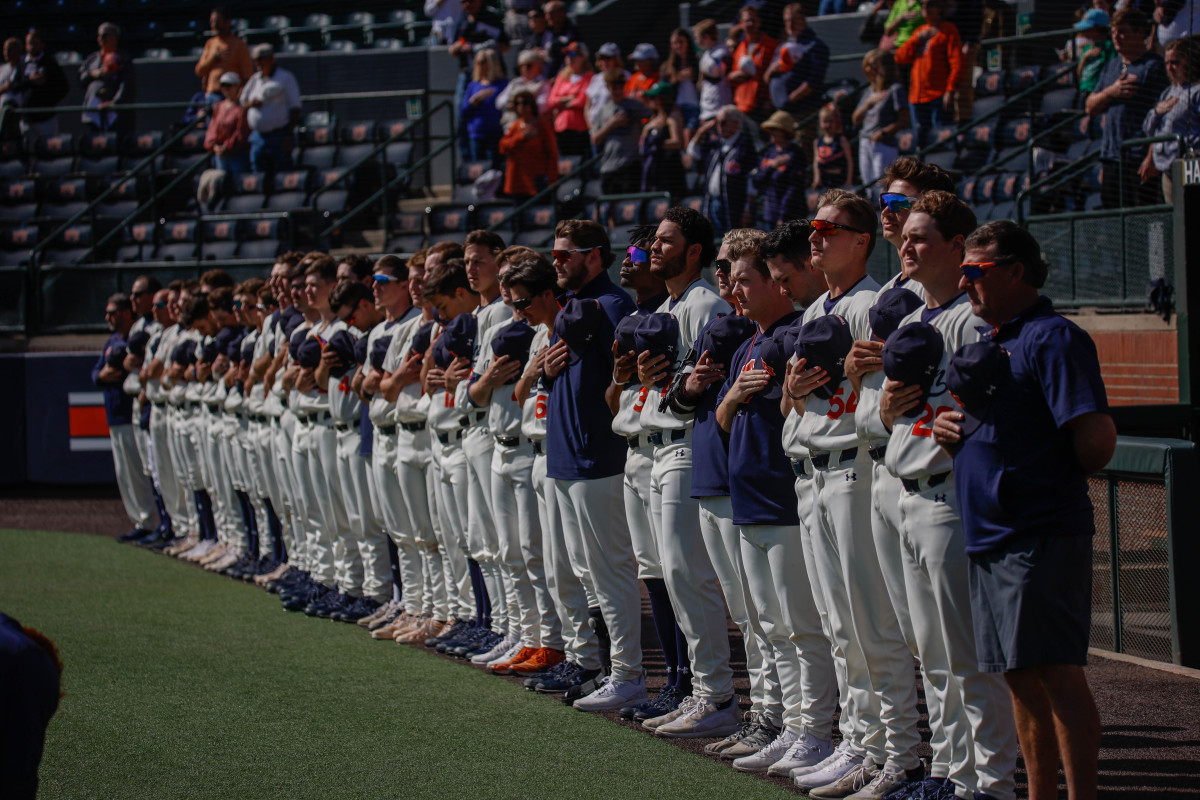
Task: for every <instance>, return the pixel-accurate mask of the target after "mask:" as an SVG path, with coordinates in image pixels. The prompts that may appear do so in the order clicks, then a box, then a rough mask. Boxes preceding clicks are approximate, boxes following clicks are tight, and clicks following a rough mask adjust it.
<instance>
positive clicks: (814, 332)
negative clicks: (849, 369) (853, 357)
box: [796, 314, 854, 400]
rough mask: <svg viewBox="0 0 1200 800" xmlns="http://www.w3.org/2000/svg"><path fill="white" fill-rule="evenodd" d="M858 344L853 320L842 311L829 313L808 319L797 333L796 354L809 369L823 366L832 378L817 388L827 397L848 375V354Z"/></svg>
mask: <svg viewBox="0 0 1200 800" xmlns="http://www.w3.org/2000/svg"><path fill="white" fill-rule="evenodd" d="M853 346H854V334H852V333H850V324H849V323H848V322H846V318H845V317H843V316H841V315H839V314H826V315H825V316H823V317H817V318H816V319H814V320H813V321H812V322H808V323H806V324H805V325H804V327H802V328H801V329H800V332H799V334H797V336H796V358H803V359H805V362H806V369H813V368H814V367H821V368H822V369H824V370H825V374H826V375H828V376H829V381H828V382H827V383H823V384H821V385H820V386H818V387H817V388H816V389H813V394H815V395H816V396H817V397H820V398H822V399H824V400H828V399H829V398H831V397H833V393H834V392H835V391H837V387H838V385H839V384H841V382H842V381H843V380H845V378H846V356H847V355H849V354H850V348H852V347H853Z"/></svg>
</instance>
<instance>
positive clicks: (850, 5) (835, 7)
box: [817, 0, 858, 17]
mask: <svg viewBox="0 0 1200 800" xmlns="http://www.w3.org/2000/svg"><path fill="white" fill-rule="evenodd" d="M856 8H858V0H821V5H820V6H818V7H817V16H819V17H823V16H825V15H826V14H845V13H847V12H849V11H853V10H854V9H856Z"/></svg>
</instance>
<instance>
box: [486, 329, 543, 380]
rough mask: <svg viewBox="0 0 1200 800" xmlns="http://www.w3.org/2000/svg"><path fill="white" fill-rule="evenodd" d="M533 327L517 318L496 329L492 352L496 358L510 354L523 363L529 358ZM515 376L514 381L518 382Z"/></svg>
mask: <svg viewBox="0 0 1200 800" xmlns="http://www.w3.org/2000/svg"><path fill="white" fill-rule="evenodd" d="M533 333H534V332H533V328H531V327H530V326H529V323H527V322H525V321H523V320H516V321H514V322H512V323H511V324H509V325H505V326H504V327H503V328H501V329H500V330H498V331H496V335H495V336H494V337H493V338H492V352H493V353H495V354H496V358H499V357H500V356H508V357H509V358H511V359H512V360H513V361H519V362H521V363H522V364H523V363H525V362H526V361H528V360H529V345H531V344H533ZM516 382H517V379H516V378H515V377H514V378H513V380H512V383H516Z"/></svg>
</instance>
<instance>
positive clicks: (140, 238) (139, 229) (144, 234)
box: [132, 225, 150, 242]
mask: <svg viewBox="0 0 1200 800" xmlns="http://www.w3.org/2000/svg"><path fill="white" fill-rule="evenodd" d="M149 234H150V226H149V225H134V226H133V233H132V235H133V240H134V241H135V242H144V241H146V239H147V238H149Z"/></svg>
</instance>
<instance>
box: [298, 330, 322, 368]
mask: <svg viewBox="0 0 1200 800" xmlns="http://www.w3.org/2000/svg"><path fill="white" fill-rule="evenodd" d="M296 363H297V364H299V365H300V366H301V367H304V368H305V369H316V368H317V367H318V366H320V364H321V340H320V339H318V338H317V337H316V336H305V337H304V341H302V342H301V343H300V346H299V347H297V348H296Z"/></svg>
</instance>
